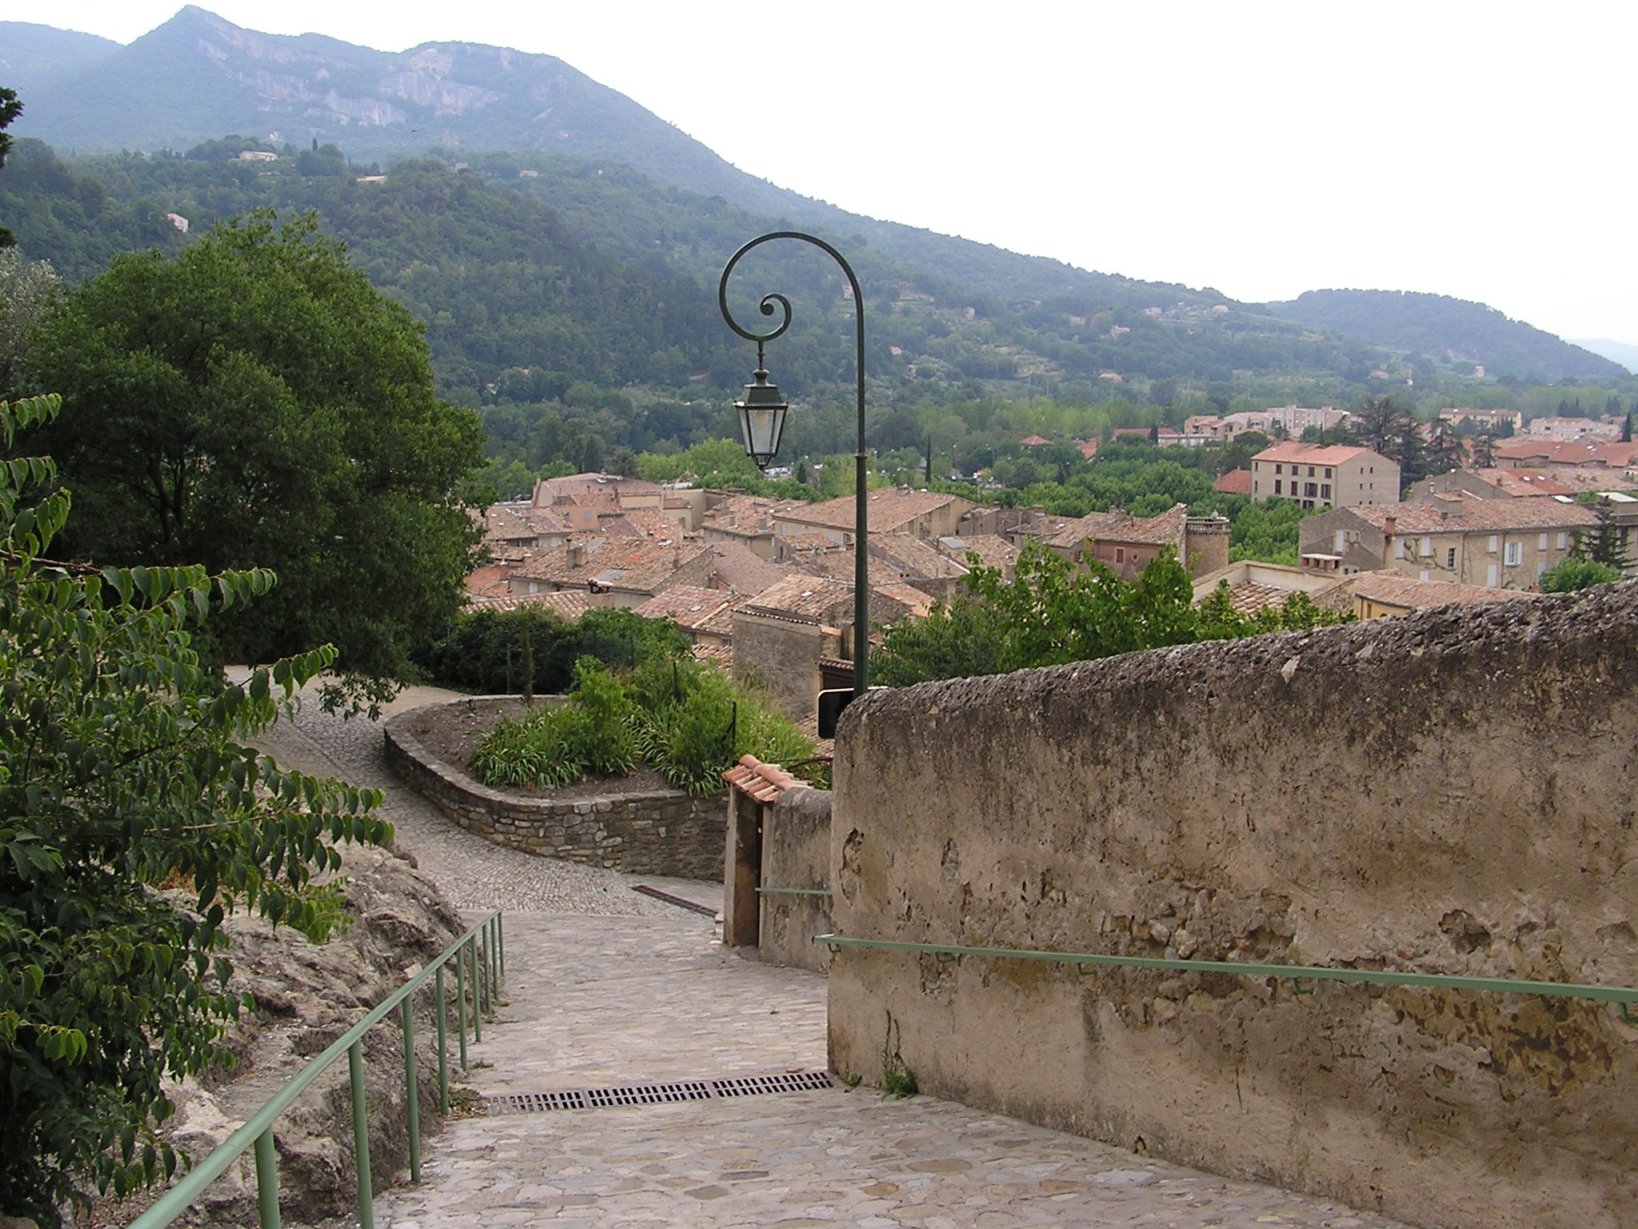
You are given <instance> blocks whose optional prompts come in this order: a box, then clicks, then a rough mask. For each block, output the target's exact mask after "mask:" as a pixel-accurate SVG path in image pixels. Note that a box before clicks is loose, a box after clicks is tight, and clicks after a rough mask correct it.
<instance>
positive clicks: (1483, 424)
mask: <svg viewBox="0 0 1638 1229" xmlns="http://www.w3.org/2000/svg"><path fill="white" fill-rule="evenodd" d="M1439 420H1440V421H1441V422H1447V423H1449V424H1450V425H1451V426H1452V427H1453V428H1456V429H1457V430H1460V429H1461V428H1462V427H1463V426H1464V425H1471V426H1472V427H1473V428H1474V430H1475V431H1493V432H1502V431H1509V432H1513V433H1517V432H1518V431H1519V430H1521V429H1522V428H1523V426H1524V415H1523V414H1521V413H1520V412H1519V411H1518V410H1471V409H1459V408H1451V409H1448V410H1440V411H1439Z"/></svg>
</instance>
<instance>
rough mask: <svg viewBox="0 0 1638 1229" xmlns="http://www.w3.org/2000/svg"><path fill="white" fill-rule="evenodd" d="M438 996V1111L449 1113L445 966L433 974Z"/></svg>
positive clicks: (447, 1002) (447, 1008) (447, 1009)
mask: <svg viewBox="0 0 1638 1229" xmlns="http://www.w3.org/2000/svg"><path fill="white" fill-rule="evenodd" d="M432 980H433V984H434V986H435V990H434V993H435V994H437V996H438V1112H439V1113H440V1114H447V1113H449V1019H448V1014H447V1013H448V1012H449V1000H448V999H447V998H446V997H445V995H444V966H443V965H439V966H438V971H437V973H436V974H435V975H434V976H433V979H432Z"/></svg>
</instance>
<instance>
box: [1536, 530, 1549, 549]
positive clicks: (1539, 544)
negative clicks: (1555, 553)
mask: <svg viewBox="0 0 1638 1229" xmlns="http://www.w3.org/2000/svg"><path fill="white" fill-rule="evenodd" d="M1536 549H1537V550H1546V549H1547V535H1546V534H1542V535H1541V537H1539V538H1538V539H1536Z"/></svg>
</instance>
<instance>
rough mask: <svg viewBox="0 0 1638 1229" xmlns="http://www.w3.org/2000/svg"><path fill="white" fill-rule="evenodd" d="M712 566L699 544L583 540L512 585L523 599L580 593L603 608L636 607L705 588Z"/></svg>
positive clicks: (530, 565)
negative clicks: (679, 588) (682, 589)
mask: <svg viewBox="0 0 1638 1229" xmlns="http://www.w3.org/2000/svg"><path fill="white" fill-rule="evenodd" d="M711 563H712V557H711V548H710V547H708V546H706V545H704V544H703V543H700V542H681V541H675V540H671V539H661V540H655V539H653V538H625V537H618V538H617V537H606V536H600V535H594V534H582V535H580V536H578V537H577V538H576V539H575V540H574V541H572V542H569V543H566V544H565V545H564V546H562V547H561V548H558V549H555V550H550V551H542V552H541V553H540V554H538V555H536V556H535V557H534V558H533V559H530V560H529V561H528V562H527V563H525V564H523V565H521V566H520V567H519V568H518V569H517V570H516V571H515V572H513V574H512V577H511V582H510V583H511V586H512V592H513V594H514V595H519V596H521V595H524V594H529V593H544V592H551V591H553V590H558V591H561V590H565V589H578V590H582V591H584V592H586V593H588V594H590V595H591V596H592V597H593V598H594V599H598V600H597V601H596V604H597V605H600V606H638V605H641V604H642V603H643V602H645V601H647V600H648V599H649V598H651V597H653V596H654V595H655V594H657V593H661V592H663V591H664V590H666V589H669V588H671V587H672V586H673V585H685V584H686V585H698V586H700V587H701V588H704V587H705V586H706V585H707V583H708V582H709V581H710V579H711Z"/></svg>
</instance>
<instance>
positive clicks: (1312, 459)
mask: <svg viewBox="0 0 1638 1229" xmlns="http://www.w3.org/2000/svg"><path fill="white" fill-rule="evenodd" d="M1366 455H1369V456H1376V455H1378V454H1376V453H1374V452H1372V451H1371V450H1370V449H1369V448H1355V447H1352V446H1350V445H1347V444H1300V443H1297V442H1296V441H1294V440H1287V441H1286V442H1284V443H1281V444H1274V445H1271V446H1270V447H1268V448H1265V449H1263V450H1262V451H1261V452H1259V453H1258V454H1257V455H1256V456H1254V457H1252V458H1251V459H1252V460H1253V461H1294V462H1296V463H1298V464H1300V465H1345V464H1347V463H1348V462H1349V461H1352V460H1354V459H1355V458H1356V457H1361V456H1366ZM1384 459H1386V458H1384Z"/></svg>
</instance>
